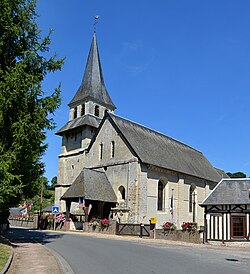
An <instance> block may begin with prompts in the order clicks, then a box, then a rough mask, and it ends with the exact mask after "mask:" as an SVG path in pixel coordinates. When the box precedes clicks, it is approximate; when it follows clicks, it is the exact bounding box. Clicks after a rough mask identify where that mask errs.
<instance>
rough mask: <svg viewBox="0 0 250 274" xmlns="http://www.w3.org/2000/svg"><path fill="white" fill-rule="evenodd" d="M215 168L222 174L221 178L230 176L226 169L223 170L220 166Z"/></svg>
mask: <svg viewBox="0 0 250 274" xmlns="http://www.w3.org/2000/svg"><path fill="white" fill-rule="evenodd" d="M214 168H215V169H216V171H217V172H218V173H219V174H220V176H221V178H228V179H229V178H230V177H229V176H228V175H227V174H226V172H225V171H224V170H222V169H219V168H217V167H214Z"/></svg>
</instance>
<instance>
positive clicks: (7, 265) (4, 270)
mask: <svg viewBox="0 0 250 274" xmlns="http://www.w3.org/2000/svg"><path fill="white" fill-rule="evenodd" d="M1 238H3V239H4V240H6V241H7V242H8V243H10V241H9V240H8V239H6V238H5V237H3V236H2V235H1ZM10 244H11V243H10ZM10 248H11V254H10V257H9V259H8V261H7V263H6V264H5V267H4V268H3V270H2V271H1V272H0V274H5V273H7V271H8V269H9V267H10V265H11V263H12V260H13V256H14V250H13V247H12V246H11V245H10Z"/></svg>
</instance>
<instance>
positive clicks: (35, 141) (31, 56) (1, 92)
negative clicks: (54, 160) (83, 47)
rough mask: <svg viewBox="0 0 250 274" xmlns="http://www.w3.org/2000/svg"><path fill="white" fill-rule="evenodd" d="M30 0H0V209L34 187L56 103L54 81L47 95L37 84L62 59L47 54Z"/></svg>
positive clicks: (33, 2) (41, 169)
mask: <svg viewBox="0 0 250 274" xmlns="http://www.w3.org/2000/svg"><path fill="white" fill-rule="evenodd" d="M35 9H36V0H1V1H0V11H1V16H0V211H2V212H3V211H4V210H7V209H8V208H9V207H11V206H14V205H16V204H18V202H19V201H20V200H21V198H22V197H25V198H29V197H33V196H34V195H35V194H36V193H38V191H39V187H40V186H39V181H38V179H39V177H41V176H42V174H43V173H44V164H43V163H42V162H41V157H42V155H43V154H44V153H45V150H46V148H47V144H45V138H46V130H51V129H53V128H54V126H55V124H54V121H53V117H51V116H52V114H53V113H54V111H55V110H56V108H58V106H59V105H60V85H59V86H58V87H57V88H56V89H55V90H54V92H53V93H52V94H51V95H48V94H47V93H45V91H43V89H42V82H43V80H44V79H45V77H46V75H47V74H48V73H50V72H55V71H56V70H58V69H61V66H62V64H63V60H62V59H57V57H56V56H53V57H47V56H48V52H49V44H50V33H49V35H48V36H46V37H45V38H42V37H41V32H40V30H39V29H38V25H37V23H36V19H37V16H38V15H37V13H36V11H35ZM0 214H1V212H0Z"/></svg>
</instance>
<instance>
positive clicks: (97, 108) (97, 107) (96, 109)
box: [95, 105, 100, 117]
mask: <svg viewBox="0 0 250 274" xmlns="http://www.w3.org/2000/svg"><path fill="white" fill-rule="evenodd" d="M99 115H100V108H99V106H98V105H96V106H95V116H97V117H99Z"/></svg>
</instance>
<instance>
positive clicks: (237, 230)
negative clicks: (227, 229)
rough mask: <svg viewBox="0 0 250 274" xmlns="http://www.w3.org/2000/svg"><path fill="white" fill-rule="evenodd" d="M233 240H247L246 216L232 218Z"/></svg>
mask: <svg viewBox="0 0 250 274" xmlns="http://www.w3.org/2000/svg"><path fill="white" fill-rule="evenodd" d="M231 225H232V232H231V233H232V235H231V236H232V238H246V217H245V216H232V217H231Z"/></svg>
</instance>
